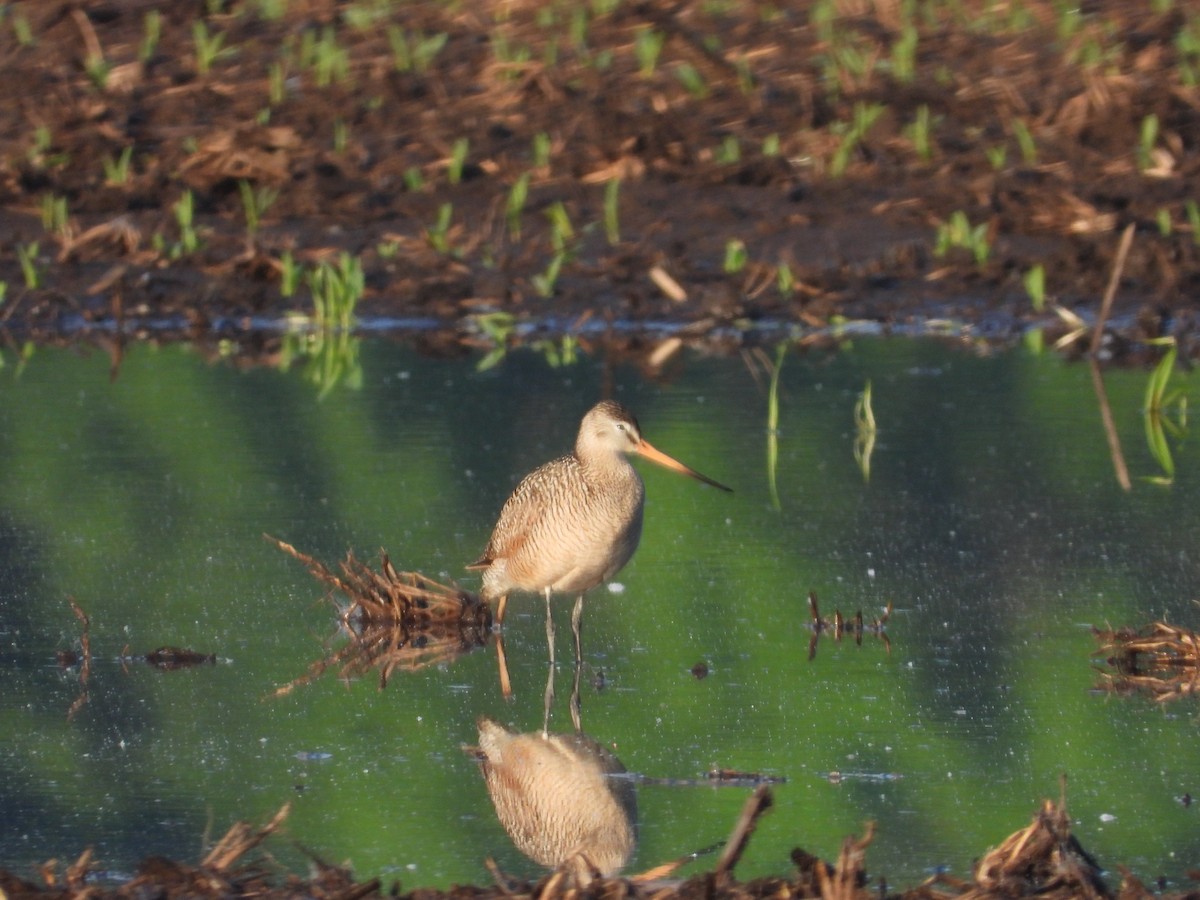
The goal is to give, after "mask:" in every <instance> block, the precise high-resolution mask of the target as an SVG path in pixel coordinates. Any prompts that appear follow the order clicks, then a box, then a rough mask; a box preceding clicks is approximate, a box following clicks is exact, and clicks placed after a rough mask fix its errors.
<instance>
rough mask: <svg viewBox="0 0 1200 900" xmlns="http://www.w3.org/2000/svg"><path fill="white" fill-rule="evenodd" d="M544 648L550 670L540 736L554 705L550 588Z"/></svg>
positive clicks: (545, 727) (552, 622)
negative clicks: (545, 647) (548, 652)
mask: <svg viewBox="0 0 1200 900" xmlns="http://www.w3.org/2000/svg"><path fill="white" fill-rule="evenodd" d="M546 646H547V648H548V649H549V651H550V668H549V671H548V672H547V673H546V693H545V697H544V700H545V711H544V712H545V714H544V716H543V718H542V734H543V735H544V734H546V733H547V729H548V728H549V726H550V707H551V706H553V705H554V616H553V615H552V614H551V612H550V588H546Z"/></svg>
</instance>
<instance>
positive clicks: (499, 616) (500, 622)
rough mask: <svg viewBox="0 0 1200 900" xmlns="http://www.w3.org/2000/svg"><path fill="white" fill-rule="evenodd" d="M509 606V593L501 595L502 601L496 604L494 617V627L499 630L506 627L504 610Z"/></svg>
mask: <svg viewBox="0 0 1200 900" xmlns="http://www.w3.org/2000/svg"><path fill="white" fill-rule="evenodd" d="M507 606H508V594H501V595H500V602H499V603H497V604H496V616H495V618H494V619H492V627H493V628H494V629H495V630H496V631H499V630H500V629H501V628H503V627H504V610H505V607H507Z"/></svg>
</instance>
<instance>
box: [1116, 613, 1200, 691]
mask: <svg viewBox="0 0 1200 900" xmlns="http://www.w3.org/2000/svg"><path fill="white" fill-rule="evenodd" d="M1095 634H1096V640H1098V641H1099V642H1100V648H1099V649H1098V650H1097V651H1096V655H1104V656H1105V663H1106V664H1107V665H1108V666H1110V667H1111V669H1112V671H1106V670H1103V669H1102V670H1101V671H1100V675H1101V682H1100V686H1101V687H1102V688H1104V689H1106V690H1109V691H1113V692H1131V691H1142V692H1145V693H1148V694H1150V695H1151V696H1152V697H1154V699H1156V700H1159V701H1164V700H1171V699H1173V698H1175V697H1184V696H1189V695H1194V694H1196V693H1197V691H1200V635H1197V634H1196V632H1195V631H1192V630H1191V629H1188V628H1178V627H1176V626H1174V625H1169V624H1167V623H1166V622H1155V623H1153V624H1151V625H1148V626H1146V627H1144V628H1140V629H1136V630H1135V629H1133V628H1120V629H1116V630H1100V629H1096V632H1095Z"/></svg>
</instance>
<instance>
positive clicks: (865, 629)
mask: <svg viewBox="0 0 1200 900" xmlns="http://www.w3.org/2000/svg"><path fill="white" fill-rule="evenodd" d="M808 611H809V612H810V613H811V614H812V626H811V627H812V632H813V633H812V637H811V638H810V639H809V642H808V658H809V659H810V660H813V659H816V657H817V642H818V641H819V640H820V638H821V635H822V634H832V635H833V639H834V640H835V641H839V642H840V641H841V639H842V635H844V634H845V633H846V632H850V633H851V634H853V635H854V643H855V644H857V645H858V646H860V647H861V646H862V639H863V635H864V634H874V635H876V636H877V637H878V638H879V640H880V641H882V642H883V648H884V649H885V650H886V651H887V652H888V653H891V652H892V642H891V640H890V639H889V638H888V636H887V631H886V627H887V622H888V619H890V618H891V617H892V603H891V601H890V600H889V601H888V605H887V607H886V608H885V609H884V611H883V615H881V616H880V617H879V618H877V619H876V620H875V621H874V622H866V621H864V620H863V614H862V610H861V609H860V610H859V611H858V612H856V613H855V614H854V618H853V619H852V620H851V621H850V622H847V621H846V620H845V618H843V616H842V611H841V610H840V609H835V610H834V611H833V621H830V620H828V619H823V618H821V611H820V609H819V607H818V605H817V592H816V591H809V592H808Z"/></svg>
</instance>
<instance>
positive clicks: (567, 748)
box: [478, 718, 637, 884]
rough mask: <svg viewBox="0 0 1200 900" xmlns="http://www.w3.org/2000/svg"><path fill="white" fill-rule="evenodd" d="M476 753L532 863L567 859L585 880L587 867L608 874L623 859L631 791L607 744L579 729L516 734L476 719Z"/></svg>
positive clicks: (631, 822)
mask: <svg viewBox="0 0 1200 900" xmlns="http://www.w3.org/2000/svg"><path fill="white" fill-rule="evenodd" d="M478 759H479V762H480V766H481V767H482V769H483V777H484V781H485V782H486V783H487V789H488V795H489V796H490V797H491V798H492V805H493V806H495V808H496V816H497V818H499V819H500V824H502V825H503V826H504V830H505V831H507V832H508V833H509V836H510V837H511V838H512V840H513V843H514V844H516V846H517V849H518V850H520V851H521V852H522V853H524V854H525V855H526V856H528V857H529V858H530V859H532V860H533V861H534V862H537V863H540V864H541V865H543V866H548V867H551V868H557V867H559V866H561V865H564V864H566V865H567V866H568V867H569V869H570V871H571V872H572V874H574V875H575V877H576V878H577V879H578V880H579V881H580V882H581V883H583V884H586V882H587V881H588V880H590V878H589V877H588V876H589V873H590V870H591V869H593V868H594V869H596V870H597V871H599V872H600V874H601V875H604V876H609V875H613V874H615V873H616V872H618V871H619V870H620V869H621V868H622V867H624V865H625V864H626V863H627V862H628V861H629V857H630V856H631V855H632V854H633V849H634V844H635V842H636V839H637V796H636V794H635V792H634V784H633V781H632V780H631V779H630V778H629V777H628V776H626V777H622V775H623V773H624V772H625V767H624V766H623V765H621V761H620V760H619V759H617V758H616V757H615V756H614V755H613V754H612V753H611V752H610V751H609V750H608V749H607V748H605V747H603V746H601V745H600V744H598V743H596V741H594V740H592V739H591V738H590V737H588V736H587V735H585V734H582V733H577V734H547V733H546V732H544V731H542V732H535V733H533V734H515V733H513V732H511V731H508V730H507V729H506V728H504V727H503V726H501V725H499V724H497V723H496V722H493V721H492V720H491V719H488V718H482V719H480V720H479V749H478ZM614 776H615V777H614Z"/></svg>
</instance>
